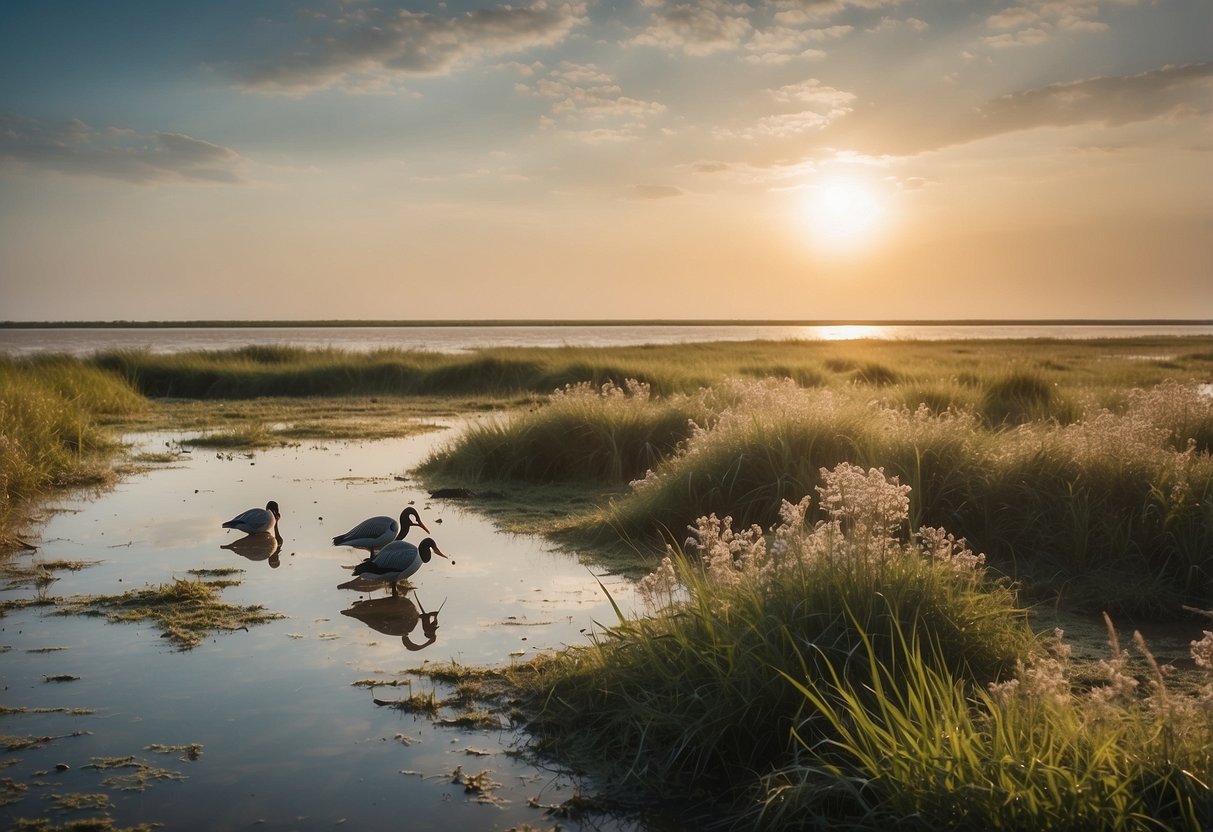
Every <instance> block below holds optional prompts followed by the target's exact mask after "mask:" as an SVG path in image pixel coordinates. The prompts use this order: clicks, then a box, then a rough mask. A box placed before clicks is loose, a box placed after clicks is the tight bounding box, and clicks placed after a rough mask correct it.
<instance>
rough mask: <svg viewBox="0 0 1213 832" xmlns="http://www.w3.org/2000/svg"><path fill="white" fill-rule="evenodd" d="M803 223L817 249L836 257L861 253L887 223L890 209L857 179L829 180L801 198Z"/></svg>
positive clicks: (812, 188) (879, 196)
mask: <svg viewBox="0 0 1213 832" xmlns="http://www.w3.org/2000/svg"><path fill="white" fill-rule="evenodd" d="M801 209H802V213H803V221H804V222H805V224H806V225H807V227H808V234H809V237H810V239H811V241H812V243H813V244H814V247H815V248H817V249H819V250H823V251H827V252H830V253H833V254H849V253H854V252H858V251H860V250H862V249H863V248H864V247H866V246H868V245H869V244H871V243H872V242H874V241H875V239H876V238H877V237H878V236H879V234H880V232H881V230H882V229H883V228H884V226H885V225H886V222H887V213H888V212H887V206H886V205H885V204H884V202H883V200H882V198H881V195H880V194H879V193H878V192H877V191H876V189H875V188H873V187H872V186H871V185H869V184H867V183H865V182H863V181H861V180H857V179H843V178H834V179H826V180H823V181H821V182H817V183H814V184H813V185H810V186H809V187H808V188H807V189H805V190H804V191H803V196H802V198H801Z"/></svg>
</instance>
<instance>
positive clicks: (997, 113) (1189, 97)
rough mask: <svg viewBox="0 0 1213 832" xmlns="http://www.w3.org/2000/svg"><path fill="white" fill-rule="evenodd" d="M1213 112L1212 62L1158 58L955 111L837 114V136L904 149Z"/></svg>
mask: <svg viewBox="0 0 1213 832" xmlns="http://www.w3.org/2000/svg"><path fill="white" fill-rule="evenodd" d="M1210 112H1213V63H1202V64H1186V65H1183V66H1164V67H1161V68H1160V69H1155V70H1151V71H1149V72H1142V73H1139V74H1137V75H1119V76H1098V77H1094V78H1086V79H1081V80H1077V81H1067V82H1062V83H1056V84H1049V85H1047V86H1043V87H1036V88H1032V89H1027V90H1022V91H1019V92H1015V93H1011V94H1009V95H1004V96H1001V97H999V98H995V99H992V100H990V101H988V102H986V103H985V104H984V105H983V106H981V107H979V108H978V109H977V110H976V111H975V112H973V113H971V114H969V115H967V116H965V117H962V118H956V119H950V120H949V119H944V118H938V117H936V116H928V115H927V114H918V115H917V116H916V117H915V118H914V119H913V120H908V119H902V120H901V121H899V122H897V123H892V122H881V121H880V116H879V114H875V115H873V116H870V117H869V116H866V115H865V117H863V118H860V117H859V115H858V114H853V116H854V117H853V118H846V119H840V120H839V122H838V123H837V125H836V126H837V128H838V134H839V135H835V136H832V137H833V138H835V139H837V138H839V137H842V138H847V137H851V138H857V140H858V143H859V144H862V145H865V146H868V147H869V148H870V149H873V150H875V151H877V152H881V153H892V154H898V155H907V154H913V153H919V152H922V151H926V150H934V149H938V148H941V147H947V146H949V145H957V144H965V143H968V142H973V141H977V140H980V139H985V138H990V137H992V136H998V135H1003V134H1006V133H1013V132H1017V131H1021V130H1031V129H1034V128H1040V127H1074V126H1079V125H1092V126H1097V127H1118V126H1121V125H1125V124H1132V123H1135V122H1143V121H1150V120H1154V119H1165V118H1183V117H1196V116H1202V115H1206V116H1207V114H1209V113H1210Z"/></svg>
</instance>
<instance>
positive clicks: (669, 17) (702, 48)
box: [632, 0, 753, 55]
mask: <svg viewBox="0 0 1213 832" xmlns="http://www.w3.org/2000/svg"><path fill="white" fill-rule="evenodd" d="M752 11H753V8H752V7H751V6H749V5H748V4H746V3H729V2H724V0H703V1H702V2H695V3H666V4H660V5H659V6H658V7H657V8H656V9H655V10H654V12H653V22H652V23H651V24H650V25H649V27H648V28H647V29H645V30H644V31H643V32H641V33H640V34H639V35H637V36H636V37H635V38H633V40H632V43H634V44H637V45H640V46H656V47H659V48H661V49H671V50H679V51H682V52H685V53H687V54H688V55H710V54H712V53H713V52H721V51H725V50H734V49H737V48H738V47H739V46H740V45H741V43H742V42H743V41H744V40H745V39H746V38H747V37H748V36H749V34H750V32H751V31H752V30H753V26H752V24H751V23H750V19H749V14H750V13H751V12H752Z"/></svg>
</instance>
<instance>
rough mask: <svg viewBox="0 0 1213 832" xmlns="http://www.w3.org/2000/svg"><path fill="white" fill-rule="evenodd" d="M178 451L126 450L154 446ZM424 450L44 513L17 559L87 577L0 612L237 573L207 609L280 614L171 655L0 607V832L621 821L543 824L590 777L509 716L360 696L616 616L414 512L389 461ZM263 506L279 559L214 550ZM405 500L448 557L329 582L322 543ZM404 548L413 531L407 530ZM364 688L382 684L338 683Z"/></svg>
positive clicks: (221, 458) (421, 501) (190, 476)
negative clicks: (542, 762) (273, 523)
mask: <svg viewBox="0 0 1213 832" xmlns="http://www.w3.org/2000/svg"><path fill="white" fill-rule="evenodd" d="M178 439H180V437H178V436H174V435H167V434H156V435H143V436H139V437H128V438H127V441H129V442H134V443H136V444H137V445H138V447H140V448H142V449H145V450H147V451H163V450H165V448H166V446H167V447H169V448H172V447H176V441H177V440H178ZM445 439H446V436H445V435H444V434H441V433H432V434H426V435H422V436H419V437H413V438H409V439H400V440H386V441H376V442H366V443H335V442H325V443H315V442H304V443H303V444H301V445H299V446H297V447H292V448H285V449H276V450H268V451H257V452H255V453H253V454H251V455H245V454H242V453H231V454H229V453H227V452H222V453H218V452H215V451H213V450H202V449H197V450H194V451H193V452H192V453H186V454H182V455H180V456H179V458H178V460H177V461H176V462H173V463H169V464H166V465H162V466H156V467H154V468H153V469H151V470H148V471H145V472H143V473H138V474H134V475H131V476H128V477H127V478H125V479H124V480H123V481H122V482H121V483H120V484H119V485H118V486H117V487H115V488H114V489H112V490H109V491H106V492H104V493H101V494H99V495H82V496H79V497H76V498H70V499H62V500H59V501H57V502H55V503H54V504H52V505H50V506H48V508H47V515H48V517H47V521H46V523H45V525H43V526H42V527H41V528H40V533H39V536H38V538H37V539H35V540H33V541H31V542H33V543H35V544H36V545H37V546H38V549H37V551H36V552H33V553H30V554H24V555H18V556H16V561H17V562H20V563H25V564H28V563H30V562H33V563H38V562H53V561H84V562H87V563H88V564H89V565H87V566H86V567H85V568H82V569H79V570H75V571H72V570H64V569H58V570H55V571H54V573H53V574H54V575H55V576H56V577H57V578H58V579H57V580H56V581H54V582H53V583H51V584H49V585H48V586H45V587H42V588H39V587H37V586H34V585H30V584H22V585H17V586H10V587H9V588H7V589H5V590H4V591H3V592H2V593H0V598H3V599H4V600H10V601H11V600H19V599H22V598H33V597H36V596H37V595H38V594H39V592H42V593H45V594H47V595H51V596H57V597H69V596H73V595H95V594H104V595H117V594H120V593H123V592H126V591H128V590H132V589H139V588H143V587H145V586H148V585H151V586H156V585H159V584H164V583H170V582H172V581H173V580H174V579H175V578H192V577H195V576H194V575H192V574H191V572H190V570H227V569H231V568H235V569H240V570H243V571H242V572H239V573H237V574H235V575H233V576H231V577H232V578H234V579H235V580H238V581H240V583H239V584H238V585H235V586H230V587H227V588H225V589H223V590H222V592H221V596H220V597H221V599H222V600H223V601H226V602H229V603H233V604H257V605H262V606H264V607H265V608H266V609H267V610H268V611H270V612H276V613H281V614H282V615H283V616H284V617H283V618H281V619H279V620H274V621H270V622H269V623H264V624H257V625H253V626H251V627H249V628H248V629H247V630H236V631H233V632H220V633H216V634H212V635H208V636H207V637H206V638H205V639H204V640H203V641H202V642H201V643H200V644H199V645H198V646H196V647H195V648H193V649H192V650H181V649H179V648H178V647H177V646H176V645H175V644H174V643H173V642H172V641H170V640H169V639H167V638H162V637H161V633H160V631H159V630H157V629H156V628H155V627H154V626H153V625H151V624H148V623H107V622H106V621H105V619H104V618H99V617H91V616H79V615H69V616H62V615H54V614H53V612H54V609H55V608H54V607H28V608H25V609H15V610H11V611H10V612H9V613H8V614H7V615H5V616H3V617H0V668H2V673H0V676H2V685H0V686H2V693H0V697H2V698H0V706H4V707H3V710H0V734H3V735H4V739H5V741H6V742H5V749H6V750H0V826H4V827H6V828H11V827H12V826H14V825H15V823H16V821H17V819H19V818H49V819H50V820H51V821H52V822H53V823H56V824H59V823H65V822H67V821H70V820H74V819H78V818H91V817H105V816H108V817H110V818H112V819H113V821H114V823H115V824H116V825H117V826H126V825H131V824H136V823H155V824H162V825H163V826H164V827H165V828H167V829H210V830H222V829H258V830H262V829H264V830H278V829H282V830H287V829H329V828H333V827H336V826H344V827H345V828H349V829H359V830H362V829H389V828H391V829H396V828H401V827H403V826H406V825H407V826H408V827H410V828H415V829H429V828H439V827H445V828H449V829H459V830H481V829H483V830H490V829H501V830H508V829H513V828H519V827H521V828H527V827H528V825H529V827H530V828H535V829H549V828H552V827H554V826H555V825H556V824H557V823H559V825H560V826H561V827H562V828H565V829H569V828H573V829H577V828H593V829H619V828H633V827H632V826H631V825H630V824H628V823H625V822H623V821H619V820H612V819H610V818H604V817H601V816H597V817H586V818H580V819H578V818H569V817H563V816H561V817H559V818H557V817H556V816H554V815H552V814H550V813H549V811H548V810H547V809H545V808H544V807H550V806H554V805H558V804H561V803H562V802H564V801H566V800H569V799H570V798H572V797H574V796H575V795H576V794H578V793H579V790H581V789H585V788H589V786H588V784H584V783H580V782H578V781H576V780H575V779H573V778H571V777H570V776H568V775H567V774H565V773H562V772H557V771H552V770H548V769H545V768H542V767H537V766H536V765H534V764H532V763H530V762H528V761H526V760H525V759H523V758H522V757H520V756H519V755H518V754H516V753H515V752H516V751H517V750H518V749H519V747H520V746H519V742H520V739H521V738H520V737H519V736H518V735H517V734H516V733H515V732H514V731H513V729H511V728H510V727H508V726H504V725H503V726H502V727H498V728H480V729H467V728H458V727H447V726H443V725H440V724H437V723H435V722H434V721H433V720H431V719H430V718H428V717H425V716H421V715H414V714H411V713H408V712H405V711H402V710H398V709H395V708H392V707H387V706H382V705H377V704H376V703H375V700H376V699H379V700H395V699H400V698H404V697H407V696H409V695H410V693H412V694H423V693H426V692H427V691H429V690H432V689H434V686H433V684H432V683H431V682H429V681H428V680H426V679H419V678H414V677H411V676H408V675H405V674H403V673H402V671H405V670H408V669H410V668H417V667H421V666H442V665H449V664H450V663H451V662H452V661H453V662H457V663H459V664H463V665H494V666H501V665H507V664H508V663H510V662H514V661H523V660H525V659H526V658H528V657H529V656H531V655H533V654H535V653H536V652H538V651H549V650H554V649H558V648H560V647H561V646H563V645H569V644H583V643H585V642H586V641H587V640H588V639H589V638H590V635H591V633H592V632H593V631H594V630H595V629H598V624H607V625H609V624H611V623H612V622H613V621H614V620H615V613H614V611H613V609H612V606H611V598H613V599H614V601H615V603H617V604H619V605H620V607H621V608H622V609H623V610H624V611H625V613H629V614H630V612H631V611H632V610H634V609H635V607H636V601H635V598H634V595H633V590H632V585H631V583H630V582H629V581H627V580H626V579H624V578H621V577H618V576H609V575H603V574H602V573H603V571H604V570H602V569H595V568H593V567H587V566H586V565H585V564H583V563H580V562H579V561H578V560H577V558H576V557H575V556H573V555H570V554H568V553H566V552H561V551H557V550H555V549H554V548H553V547H551V546H550V545H548V544H546V543H545V542H544V541H542V540H540V539H538V538H535V537H530V536H519V535H510V534H504V533H501V532H499V531H498V530H497V529H496V528H494V526H493V525H492V523H491V522H490V521H489V520H487V519H486V518H484V517H482V516H480V515H478V514H476V513H475V512H474V511H472V508H471V506H469V505H467V504H465V503H460V502H455V501H441V500H432V499H430V498H429V497H428V494H427V493H426V492H425V491H423V490H421V488H420V487H419V485H418V484H417V483H415V482H414V481H413V480H412V479H411V478H410V477H409V476H408V471H409V469H410V468H412V467H413V466H415V465H416V464H417V463H418V462H420V461H421V459H423V458H424V457H425V456H426V455H427V454H428V452H429V450H430V449H431V447H433V445H434V443H436V442H439V441H445ZM268 500H276V501H277V502H278V503H279V505H280V506H281V508H282V520H281V522H280V529H281V532H282V536H283V546H282V549H281V551H280V552H279V553H278V554H277V555H276V556H274V557H270V555H269V552H268V551H266V550H264V549H261V550H254V551H246V552H245V553H244V554H241V553H239V552H237V551H233V550H231V549H224V548H222V547H223V546H225V545H229V544H232V543H233V542H235V541H237V540H238V539H239V538H241V537H242V535H241V534H240V533H238V532H234V531H229V530H226V529H223V528H221V523H222V522H223V521H225V520H227V519H229V518H231V517H232V516H234V515H236V514H238V513H239V512H241V511H243V510H245V509H247V508H251V507H261V506H264V505H265V503H266V502H267V501H268ZM409 504H413V505H415V506H416V508H417V509H418V510H419V511H420V513H421V517H422V519H423V520H424V522H425V523H426V524H427V525H428V526H429V528H430V530H431V532H432V536H433V537H434V538H435V540H437V542H438V543H439V545H440V546H441V547H442V549H443V551H444V552H446V553H447V554H449V555H450V556H451V557H452V558H453V561H454V562H453V563H451V562H447V561H445V560H442V559H440V558H435V559H434V560H433V561H431V562H430V563H429V564H427V565H425V566H424V567H422V569H421V571H420V572H418V573H417V574H416V575H414V576H413V577H412V578H411V579H410V580H409V582H408V585H407V586H406V584H405V583H403V582H402V584H401V595H402V596H404V597H403V598H401V599H395V600H383V599H387V598H389V596H390V593H389V591H388V590H387V589H386V588H378V589H375V590H371V591H368V590H366V589H363V590H362V591H358V590H351V589H342V588H339V585H340V584H343V583H345V582H347V581H349V580H350V577H351V574H350V570H349V567H351V566H353V565H354V564H355V563H357V562H358V561H359V560H361V559H362V557H363V556H364V555H365V553H363V552H361V551H357V550H352V549H348V548H337V547H334V546H332V545H331V539H332V537H333V536H334V535H337V534H340V533H342V532H344V531H346V530H347V529H349V528H350V527H351V526H353V525H355V524H356V523H358V522H359V521H361V520H363V519H364V518H366V517H370V516H376V515H389V516H398V515H399V514H400V511H401V510H402V509H403V508H404V507H405V506H406V505H409ZM424 536H425V535H424V534H423V533H422V532H421V531H420V530H419V529H413V530H411V531H410V533H409V535H408V540H410V541H411V542H413V543H417V542H419V541H420V540H421V539H422V537H424ZM599 581H601V582H602V584H603V585H604V586H605V588H606V591H607V592H609V593H610V596H611V598H608V597H607V595H606V593H604V591H603V588H602V587H601V586H599ZM368 602H369V603H368ZM435 612H436V613H437V615H436V619H437V625H438V626H437V628H436V629H435V628H433V627H427V626H425V624H426V616H424V615H422V613H431V614H433V613H435ZM433 618H434V616H433V615H431V616H430V617H429V620H430V621H432V620H433ZM410 678H411V679H412V681H411V683H408V684H405V683H404V680H406V679H410ZM368 679H377V680H383V681H384V682H391V681H398V682H399V683H400V684H399V685H398V686H385V687H373V688H368V687H365V686H361V685H356V684H355V683H357V682H363V681H365V680H368ZM437 692H438V698H439V699H442V698H444V697H446V696H447V695H449V690H447V691H444V690H442V688H441V687H439V688H438V691H437ZM41 709H52V710H50V711H49V712H43V711H41ZM65 709H86V710H87V712H84V713H73V712H71V711H70V710H65ZM22 745H25V746H27V747H20V746H22ZM128 757H129V758H133V759H131V760H125V759H123V758H128ZM102 760H108V763H106V762H101V761H102ZM107 765H113V766H115V767H112V768H111V767H106V766H107ZM477 775H482V776H479V777H477ZM80 804H83V805H80ZM73 807H75V808H73Z"/></svg>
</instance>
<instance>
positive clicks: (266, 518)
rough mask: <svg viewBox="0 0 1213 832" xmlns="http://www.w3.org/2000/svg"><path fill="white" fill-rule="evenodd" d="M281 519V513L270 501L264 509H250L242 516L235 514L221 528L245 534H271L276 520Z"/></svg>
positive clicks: (275, 527)
mask: <svg viewBox="0 0 1213 832" xmlns="http://www.w3.org/2000/svg"><path fill="white" fill-rule="evenodd" d="M281 517H282V513H281V512H279V511H278V504H277V503H276V502H274V501H273V500H270V501H269V502H268V503H266V504H265V508H250V509H249V510H248V511H246V512H244V513H242V514H237V515H236V516H235V517H233V518H232V519H231V520H228V521H227V522H226V523H224V524H223V528H225V529H235V530H236V531H241V532H244V533H245V534H256V533H257V532H270V533H271V534H273V533H274V531H275V530H276V529H277V528H278V520H279V519H280V518H281Z"/></svg>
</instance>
